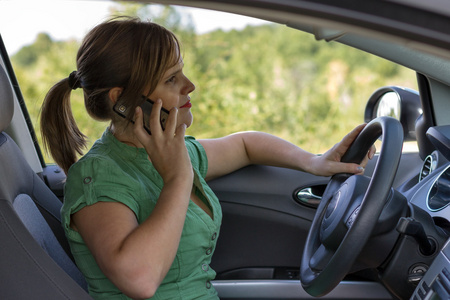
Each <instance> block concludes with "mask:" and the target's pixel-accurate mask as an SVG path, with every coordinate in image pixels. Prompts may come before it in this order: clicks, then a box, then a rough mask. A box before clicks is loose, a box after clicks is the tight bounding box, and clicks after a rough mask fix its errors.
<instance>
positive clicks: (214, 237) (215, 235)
mask: <svg viewBox="0 0 450 300" xmlns="http://www.w3.org/2000/svg"><path fill="white" fill-rule="evenodd" d="M216 237H217V233H216V232H214V233H213V235H212V237H211V240H212V241H214V240H215V239H216Z"/></svg>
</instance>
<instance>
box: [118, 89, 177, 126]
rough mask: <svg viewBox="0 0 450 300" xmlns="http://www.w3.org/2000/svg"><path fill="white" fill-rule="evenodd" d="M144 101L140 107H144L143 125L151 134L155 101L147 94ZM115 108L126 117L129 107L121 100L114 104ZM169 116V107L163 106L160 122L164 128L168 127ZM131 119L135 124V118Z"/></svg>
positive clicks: (143, 97) (143, 98) (120, 114)
mask: <svg viewBox="0 0 450 300" xmlns="http://www.w3.org/2000/svg"><path fill="white" fill-rule="evenodd" d="M142 101H143V102H142V104H141V105H140V107H141V108H142V112H143V126H144V129H145V130H146V131H147V133H148V134H151V131H150V113H151V112H152V108H153V105H154V104H155V102H154V101H153V100H151V99H149V98H147V97H146V96H142ZM113 110H114V112H116V113H117V114H118V115H119V116H121V117H122V118H126V116H127V110H128V107H126V106H125V105H123V104H120V103H119V101H117V102H116V104H114V106H113ZM168 118H169V111H168V110H167V109H165V108H164V107H161V112H160V123H161V127H162V129H163V130H164V129H165V128H166V122H167V119H168ZM130 121H131V122H132V123H133V124H134V120H130Z"/></svg>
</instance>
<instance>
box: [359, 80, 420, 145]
mask: <svg viewBox="0 0 450 300" xmlns="http://www.w3.org/2000/svg"><path fill="white" fill-rule="evenodd" d="M421 114H422V106H421V105H420V95H419V92H417V91H415V90H412V89H408V88H402V87H397V86H387V87H382V88H380V89H378V90H376V91H375V92H374V93H373V94H372V96H370V98H369V101H367V104H366V111H365V113H364V122H366V123H368V122H370V121H372V120H373V119H375V118H377V117H382V116H389V117H393V118H396V119H397V120H399V121H400V123H401V124H402V127H403V135H404V140H405V141H414V140H416V132H415V126H416V120H417V118H418V117H419V116H420V115H421Z"/></svg>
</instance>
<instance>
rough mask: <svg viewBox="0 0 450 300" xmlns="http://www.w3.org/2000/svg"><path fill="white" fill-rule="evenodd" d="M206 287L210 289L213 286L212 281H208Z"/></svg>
mask: <svg viewBox="0 0 450 300" xmlns="http://www.w3.org/2000/svg"><path fill="white" fill-rule="evenodd" d="M206 288H207V289H208V290H209V289H210V288H211V281H209V280H208V281H207V282H206Z"/></svg>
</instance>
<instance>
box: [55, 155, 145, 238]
mask: <svg viewBox="0 0 450 300" xmlns="http://www.w3.org/2000/svg"><path fill="white" fill-rule="evenodd" d="M135 197H139V195H138V194H137V195H136V183H134V182H133V180H132V179H130V178H129V177H128V176H126V174H124V173H123V171H122V169H121V168H120V167H119V166H118V165H117V164H115V162H114V161H112V160H110V159H103V158H100V157H91V158H89V159H85V160H81V161H78V162H77V163H75V164H74V165H73V166H72V167H71V168H70V170H69V173H68V176H67V182H66V185H65V191H64V204H63V207H62V209H61V216H62V221H63V225H64V226H65V229H66V230H67V229H69V226H70V218H71V215H72V214H74V213H76V212H77V211H79V210H80V209H82V208H83V207H85V206H89V205H92V204H95V203H97V202H100V201H103V202H120V203H123V204H124V205H126V206H128V207H129V208H130V209H131V210H132V211H133V212H134V213H135V215H138V211H139V205H138V202H137V201H136V199H135Z"/></svg>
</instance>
